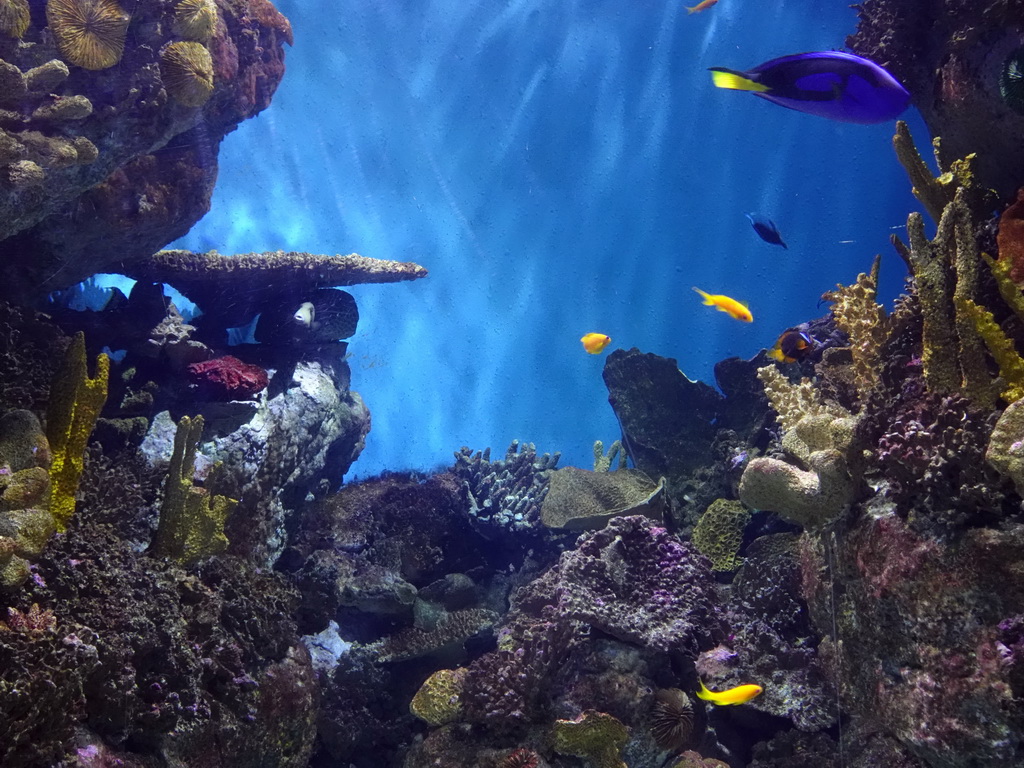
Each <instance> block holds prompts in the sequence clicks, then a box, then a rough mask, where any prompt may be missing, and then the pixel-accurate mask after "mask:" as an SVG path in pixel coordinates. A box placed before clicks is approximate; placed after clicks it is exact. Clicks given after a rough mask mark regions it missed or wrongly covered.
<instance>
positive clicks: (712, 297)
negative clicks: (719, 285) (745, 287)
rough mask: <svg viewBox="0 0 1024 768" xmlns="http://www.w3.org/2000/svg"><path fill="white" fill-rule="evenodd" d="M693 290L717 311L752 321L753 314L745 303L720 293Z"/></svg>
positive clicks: (745, 320) (748, 321)
mask: <svg viewBox="0 0 1024 768" xmlns="http://www.w3.org/2000/svg"><path fill="white" fill-rule="evenodd" d="M693 290H695V291H696V292H697V293H699V294H700V295H701V296H703V297H704V303H705V304H707V305H708V306H710V307H715V308H717V309H718V311H719V312H725V313H726V314H727V315H730V316H731V317H735V318H736V319H737V320H742V321H743V322H744V323H752V322H754V316H753V315H752V314H750V310H749V309H748V308H747V305H746V304H743V303H741V302H738V301H736V299H730V298H729V297H728V296H723V295H722V294H720V293H717V294H711V293H704V291H702V290H701V289H700V288H694V289H693Z"/></svg>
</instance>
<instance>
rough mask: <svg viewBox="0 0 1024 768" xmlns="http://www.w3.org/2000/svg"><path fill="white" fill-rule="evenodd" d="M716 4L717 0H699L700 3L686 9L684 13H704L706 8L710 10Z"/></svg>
mask: <svg viewBox="0 0 1024 768" xmlns="http://www.w3.org/2000/svg"><path fill="white" fill-rule="evenodd" d="M717 2H718V0H701V2H699V3H697V4H696V5H695V6H693V7H692V8H687V9H686V12H687V13H700V12H701V11H706V10H707V9H708V8H710V7H711V6H712V5H714V4H715V3H717Z"/></svg>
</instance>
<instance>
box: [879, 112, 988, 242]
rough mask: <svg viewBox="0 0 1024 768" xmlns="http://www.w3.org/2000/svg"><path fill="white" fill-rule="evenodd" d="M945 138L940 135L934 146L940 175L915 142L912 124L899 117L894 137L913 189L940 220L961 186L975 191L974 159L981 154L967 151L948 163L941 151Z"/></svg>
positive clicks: (936, 220) (931, 213) (915, 194)
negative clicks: (910, 126)
mask: <svg viewBox="0 0 1024 768" xmlns="http://www.w3.org/2000/svg"><path fill="white" fill-rule="evenodd" d="M941 143H942V141H941V139H940V138H939V137H936V138H935V139H934V140H933V141H932V148H933V149H934V151H935V162H936V164H937V165H938V166H939V170H940V174H939V176H933V175H932V172H931V169H930V168H929V167H928V164H927V163H925V161H924V160H923V159H922V158H921V153H920V152H918V151H917V147H916V146H915V145H914V137H913V136H911V135H910V128H908V127H907V124H906V123H905V122H903V121H902V120H897V121H896V134H895V135H894V136H893V137H892V146H893V149H895V150H896V159H898V160H899V161H900V165H902V166H903V170H905V171H906V172H907V176H908V177H910V183H911V185H912V186H911V190H912V191H913V193H914V197H916V198H917V199H918V200H919V201H920V202H921V205H923V206H924V209H925V210H926V211H927V212H928V215H929V216H931V217H932V221H935V222H938V221H939V219H941V218H942V213H943V211H944V210H945V208H946V206H947V205H949V204H950V203H951V202H953V197H954V196H955V194H956V192H957V190H959V189H969V190H971V191H972V192H974V193H975V194H978V193H977V192H976V190H975V186H976V182H975V178H974V171H973V168H972V166H973V163H974V160H975V158H976V157H977V156H976V155H975V154H970V155H967V157H965V158H963V159H962V160H955V161H953V162H952V163H950V164H949V166H948V167H947V166H946V165H945V164H944V163H943V162H942V159H941V157H940V155H939V147H940V146H941Z"/></svg>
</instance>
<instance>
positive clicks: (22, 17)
mask: <svg viewBox="0 0 1024 768" xmlns="http://www.w3.org/2000/svg"><path fill="white" fill-rule="evenodd" d="M30 20H31V14H30V13H29V10H28V0H0V35H5V36H6V37H21V36H22V35H24V34H25V30H26V29H28V24H29V21H30Z"/></svg>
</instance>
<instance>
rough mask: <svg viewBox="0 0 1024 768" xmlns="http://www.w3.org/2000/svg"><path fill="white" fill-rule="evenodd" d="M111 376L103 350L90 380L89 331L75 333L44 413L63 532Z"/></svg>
mask: <svg viewBox="0 0 1024 768" xmlns="http://www.w3.org/2000/svg"><path fill="white" fill-rule="evenodd" d="M109 376H110V358H109V357H107V356H106V355H104V354H102V353H101V354H99V355H97V357H96V375H95V376H93V377H92V378H91V379H90V378H89V370H88V363H87V362H86V359H85V334H83V333H81V332H79V333H77V334H76V335H75V337H74V339H73V340H72V341H71V344H70V346H69V347H68V349H67V352H66V353H65V355H64V361H63V363H62V364H61V366H60V368H59V369H58V371H57V375H56V377H55V378H54V381H53V385H52V386H51V388H50V407H49V409H48V411H47V417H46V437H47V439H48V440H49V444H50V453H51V455H52V463H51V465H50V500H49V510H50V514H51V515H53V519H54V522H55V523H56V526H57V531H58V532H60V533H63V532H64V531H65V530H67V526H68V523H69V522H70V521H71V516H72V515H73V514H74V513H75V495H76V494H77V493H78V481H79V479H80V478H81V477H82V470H83V469H84V467H85V449H86V446H87V444H88V442H89V435H91V434H92V430H93V427H95V426H96V420H97V419H98V418H99V416H100V412H101V411H102V410H103V405H104V404H105V403H106V402H107V380H108V378H109Z"/></svg>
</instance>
